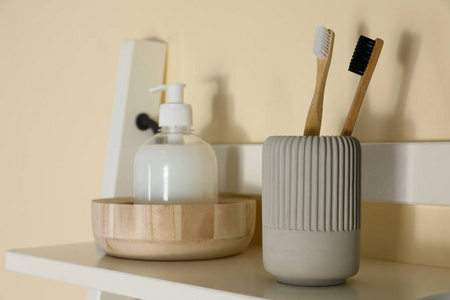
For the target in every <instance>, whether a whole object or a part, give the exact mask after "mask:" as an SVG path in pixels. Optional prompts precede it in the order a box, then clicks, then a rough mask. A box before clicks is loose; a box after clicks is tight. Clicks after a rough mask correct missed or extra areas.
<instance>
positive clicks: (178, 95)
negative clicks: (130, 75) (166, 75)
mask: <svg viewBox="0 0 450 300" xmlns="http://www.w3.org/2000/svg"><path fill="white" fill-rule="evenodd" d="M185 86H186V85H185V84H184V83H174V84H163V85H159V86H155V87H154V88H151V89H149V90H148V91H149V92H150V93H155V92H162V91H167V103H183V89H184V87H185Z"/></svg>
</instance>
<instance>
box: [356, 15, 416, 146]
mask: <svg viewBox="0 0 450 300" xmlns="http://www.w3.org/2000/svg"><path fill="white" fill-rule="evenodd" d="M360 34H363V35H367V27H366V26H365V25H364V24H361V25H360V26H359V27H358V36H359V35H360ZM419 49H420V36H419V35H418V34H415V33H412V32H409V31H404V32H402V33H401V35H400V39H399V46H398V51H397V61H398V64H399V68H398V70H399V71H398V77H397V78H398V81H397V82H398V84H395V85H394V86H395V87H397V88H396V89H395V90H394V91H393V95H392V103H393V105H395V106H394V110H393V111H392V113H391V114H388V115H386V114H382V115H380V114H376V113H374V112H373V110H371V103H372V101H376V99H374V100H369V97H368V95H367V94H366V99H365V100H364V103H363V105H362V109H361V112H360V116H359V117H358V121H357V124H356V126H355V135H356V136H359V137H360V138H361V140H363V141H364V140H369V141H370V140H376V141H383V142H393V141H399V137H401V136H406V137H409V139H412V138H413V136H414V131H415V129H414V123H413V121H412V120H411V119H408V118H407V117H406V116H405V108H406V101H407V98H408V95H409V90H410V85H411V79H412V75H413V73H414V69H415V66H416V62H417V56H418V53H419ZM382 59H383V53H381V56H380V60H382ZM375 73H376V69H375ZM375 76H376V74H375ZM369 90H370V86H369Z"/></svg>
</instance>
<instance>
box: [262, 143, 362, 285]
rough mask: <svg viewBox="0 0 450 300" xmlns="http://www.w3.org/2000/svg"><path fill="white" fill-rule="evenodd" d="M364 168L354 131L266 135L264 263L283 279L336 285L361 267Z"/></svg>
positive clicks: (264, 163)
mask: <svg viewBox="0 0 450 300" xmlns="http://www.w3.org/2000/svg"><path fill="white" fill-rule="evenodd" d="M360 168H361V146H360V144H359V142H358V140H357V139H356V138H354V137H344V136H333V137H328V136H327V137H318V136H307V137H302V136H273V137H269V138H268V139H267V140H266V141H265V142H264V146H263V181H262V196H263V255H264V265H265V267H266V269H267V270H268V271H269V272H270V273H272V274H274V275H276V276H277V279H278V280H279V281H282V282H286V283H292V284H300V285H331V284H338V283H342V282H345V279H346V278H348V277H350V276H353V275H354V274H356V272H357V271H358V267H359V229H360V224H361V222H360V219H361V217H360V216H361V213H360V198H361V196H360V194H361V188H360V183H361V179H360V177H361V171H360ZM293 266H297V267H298V268H300V269H301V270H293ZM284 269H288V270H289V272H287V273H286V272H285V271H286V270H284ZM339 270H340V271H339Z"/></svg>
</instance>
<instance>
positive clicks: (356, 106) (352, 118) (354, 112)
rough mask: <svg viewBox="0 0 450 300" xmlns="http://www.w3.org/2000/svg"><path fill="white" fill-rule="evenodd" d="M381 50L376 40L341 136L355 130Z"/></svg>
mask: <svg viewBox="0 0 450 300" xmlns="http://www.w3.org/2000/svg"><path fill="white" fill-rule="evenodd" d="M382 48H383V40H381V39H376V40H375V46H374V48H373V52H372V55H371V56H370V59H369V63H368V64H367V68H366V70H365V71H364V74H363V75H362V76H361V79H360V80H359V84H358V88H357V89H356V93H355V97H354V98H353V103H352V106H351V107H350V111H349V112H348V115H347V119H346V120H345V124H344V128H343V129H342V132H341V135H347V136H350V135H352V133H353V129H354V128H355V124H356V119H357V118H358V114H359V110H360V109H361V105H362V102H363V100H364V96H365V95H366V91H367V88H368V87H369V83H370V79H372V75H373V72H374V71H375V67H376V65H377V62H378V58H379V57H380V53H381V49H382Z"/></svg>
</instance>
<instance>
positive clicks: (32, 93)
mask: <svg viewBox="0 0 450 300" xmlns="http://www.w3.org/2000/svg"><path fill="white" fill-rule="evenodd" d="M320 24H324V25H325V26H327V27H329V28H332V29H333V30H334V31H335V32H336V42H335V51H334V54H333V62H332V66H331V69H330V74H329V81H328V84H327V90H326V95H325V96H326V99H325V101H326V102H325V108H324V121H323V126H322V128H323V131H322V132H323V133H324V134H328V135H333V134H338V133H339V132H340V129H341V126H342V124H343V121H344V119H345V116H346V113H347V110H348V107H349V105H350V103H351V100H352V97H353V93H354V90H355V88H356V85H357V82H358V80H359V78H358V76H357V75H354V74H352V73H350V72H348V71H347V67H348V64H349V61H350V58H351V55H352V53H353V50H354V46H355V43H356V40H357V37H358V35H359V34H365V35H368V36H369V37H372V38H375V37H380V38H383V39H384V41H385V47H384V50H383V53H382V54H381V58H380V61H379V64H378V67H377V70H376V73H375V75H374V77H373V80H372V84H371V86H370V88H369V91H368V94H367V97H366V102H365V103H364V106H363V109H362V112H361V115H360V119H359V122H358V123H357V128H356V130H355V132H354V134H355V136H357V137H358V138H360V139H361V140H362V141H365V142H385V141H419V140H449V135H450V134H449V128H450V118H449V114H450V84H449V83H450V73H449V70H450V39H448V38H447V36H448V32H447V31H448V28H450V2H449V1H437V0H436V1H419V0H416V1H392V0H379V1H298V0H291V1H242V0H239V1H238V0H236V1H235V0H228V1H220V2H219V1H211V0H204V1H186V0H164V1H148V0H145V1H144V0H142V1H111V0H109V1H106V0H105V1H74V0H70V1H69V0H66V1H61V0H48V1H31V0H28V1H21V0H14V1H7V0H4V1H1V0H0V38H1V42H0V97H1V98H0V141H1V148H0V149H1V154H2V155H0V170H1V172H0V195H1V198H0V201H1V204H2V206H3V209H1V210H0V253H1V255H2V256H3V255H4V251H5V250H6V249H10V248H20V247H32V246H40V245H51V244H61V243H76V242H81V241H86V240H91V239H92V238H91V230H90V219H89V218H90V208H89V202H90V200H91V199H93V198H96V197H99V196H100V190H101V183H102V176H103V174H102V173H103V168H104V160H105V153H106V146H107V136H108V130H109V121H110V117H111V112H112V99H113V97H114V94H113V91H114V86H115V78H116V71H117V65H118V56H119V48H120V42H121V41H122V40H125V39H130V38H136V39H144V38H158V39H161V40H164V41H166V42H167V43H168V45H169V53H168V54H169V58H168V73H167V79H168V82H176V81H177V82H178V81H182V82H185V83H187V84H188V89H187V91H186V95H187V101H188V102H190V103H191V104H193V106H194V122H195V126H196V129H197V132H199V133H200V134H202V135H203V136H204V137H206V138H207V139H208V140H209V141H211V142H213V143H249V142H250V143H260V142H262V141H264V139H265V138H266V137H267V136H269V135H276V134H283V135H289V134H291V135H298V134H301V133H302V132H303V125H304V120H305V115H306V112H307V109H308V106H309V101H310V99H311V97H312V92H313V89H314V82H315V57H314V55H313V54H312V49H311V48H312V42H313V35H314V30H315V27H316V26H317V25H320ZM59 293H63V297H64V299H82V298H83V297H84V296H85V290H84V289H83V288H79V287H72V286H69V285H65V284H62V283H54V282H51V281H49V280H45V279H39V278H34V277H30V276H25V275H20V274H15V273H11V272H6V271H4V262H3V259H2V260H0V299H59V298H61V295H59Z"/></svg>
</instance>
